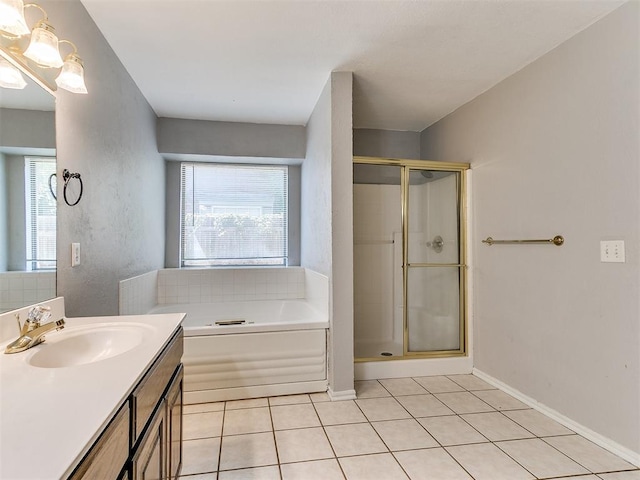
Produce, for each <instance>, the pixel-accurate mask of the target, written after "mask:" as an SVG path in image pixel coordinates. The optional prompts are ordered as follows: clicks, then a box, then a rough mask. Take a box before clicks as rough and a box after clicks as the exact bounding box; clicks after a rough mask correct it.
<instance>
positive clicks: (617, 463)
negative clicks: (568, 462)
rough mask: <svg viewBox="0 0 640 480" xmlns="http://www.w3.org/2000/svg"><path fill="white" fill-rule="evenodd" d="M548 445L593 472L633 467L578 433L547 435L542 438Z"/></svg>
mask: <svg viewBox="0 0 640 480" xmlns="http://www.w3.org/2000/svg"><path fill="white" fill-rule="evenodd" d="M544 441H545V442H547V443H548V444H550V445H553V446H554V447H555V448H557V449H558V450H560V451H561V452H562V453H564V454H565V455H567V456H568V457H570V458H572V459H573V460H575V461H576V462H578V463H579V464H580V465H582V466H583V467H585V468H587V469H589V470H590V471H591V472H593V473H600V472H613V471H616V470H630V469H633V468H635V467H634V466H633V465H631V464H630V463H627V462H625V461H624V460H623V459H621V458H620V457H618V456H616V455H614V454H613V453H610V452H608V451H606V450H605V449H604V448H601V447H599V446H598V445H596V444H595V443H592V442H590V441H589V440H587V439H586V438H584V437H581V436H580V435H567V436H564V437H548V438H545V439H544Z"/></svg>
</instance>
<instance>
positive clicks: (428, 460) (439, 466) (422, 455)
mask: <svg viewBox="0 0 640 480" xmlns="http://www.w3.org/2000/svg"><path fill="white" fill-rule="evenodd" d="M394 456H395V457H396V460H398V462H400V465H401V466H402V468H404V471H405V472H407V474H408V475H409V478H411V480H422V479H434V480H436V479H437V480H469V479H471V477H470V476H469V474H468V473H467V472H465V471H464V469H463V468H462V467H461V466H460V465H458V463H457V462H456V461H455V460H454V459H453V458H451V455H449V454H448V453H447V452H446V451H445V450H444V449H442V448H430V449H428V450H411V451H409V452H396V453H394Z"/></svg>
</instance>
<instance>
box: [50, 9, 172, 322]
mask: <svg viewBox="0 0 640 480" xmlns="http://www.w3.org/2000/svg"><path fill="white" fill-rule="evenodd" d="M39 3H41V5H42V7H43V8H44V9H45V10H46V11H47V13H48V14H49V19H50V20H51V22H52V24H54V25H55V27H56V31H57V33H58V34H60V35H61V36H62V38H68V39H70V40H72V41H73V42H74V43H75V44H76V45H77V46H78V51H79V54H80V55H81V56H82V58H83V59H84V63H85V78H86V84H87V89H88V90H89V94H88V95H74V94H71V93H68V92H66V91H64V90H59V91H58V92H56V131H57V136H56V140H57V158H58V178H61V172H62V169H64V168H67V169H69V170H70V171H71V172H78V173H80V174H81V176H82V180H83V182H84V195H83V197H82V200H81V201H80V203H79V204H78V205H77V206H75V207H69V206H67V205H66V204H64V202H58V223H57V228H58V243H57V256H58V276H57V279H58V280H57V286H58V295H63V296H64V297H65V306H66V310H67V315H69V316H93V315H117V314H118V282H119V281H120V280H123V279H125V278H129V277H132V276H134V275H138V274H141V273H145V272H148V271H149V270H154V269H157V268H161V267H162V266H163V264H164V233H165V226H164V216H165V215H164V204H165V198H164V197H165V190H164V189H165V178H164V175H165V170H164V161H163V159H162V158H161V156H160V155H159V154H158V151H157V146H156V115H155V114H154V112H153V110H152V109H151V107H150V106H149V104H148V102H147V101H146V99H145V98H144V97H143V95H142V94H141V92H140V90H139V89H138V87H137V86H136V84H135V83H134V82H133V80H132V79H131V77H130V76H129V74H128V73H127V71H126V70H125V68H124V67H123V65H122V64H121V63H120V61H119V60H118V58H117V57H116V55H115V53H114V52H113V50H112V49H111V47H110V46H109V44H108V43H107V41H106V40H105V38H104V37H103V36H102V34H101V33H100V31H99V30H98V28H97V27H96V25H95V24H94V22H93V20H92V19H91V17H90V16H89V14H88V13H87V11H86V10H85V8H84V7H83V6H82V4H81V3H80V1H79V0H65V1H56V0H42V1H41V2H39ZM59 184H60V182H59ZM72 242H79V243H80V247H81V262H82V263H81V265H80V266H77V267H74V268H71V243H72Z"/></svg>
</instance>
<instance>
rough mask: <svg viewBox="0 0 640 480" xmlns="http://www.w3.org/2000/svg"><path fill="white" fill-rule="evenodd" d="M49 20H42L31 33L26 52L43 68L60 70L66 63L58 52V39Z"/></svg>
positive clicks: (28, 56)
mask: <svg viewBox="0 0 640 480" xmlns="http://www.w3.org/2000/svg"><path fill="white" fill-rule="evenodd" d="M54 32H55V30H54V28H53V27H52V26H51V25H50V24H49V22H48V21H47V19H46V18H45V19H44V20H40V21H39V22H38V23H36V26H35V27H34V28H33V30H32V31H31V42H29V46H28V47H27V49H26V50H25V52H24V56H25V57H27V58H30V59H31V60H33V61H34V62H36V63H37V64H38V65H40V66H41V67H48V68H60V67H61V66H62V64H63V63H64V62H63V61H62V57H61V56H60V50H58V37H56V34H55V33H54Z"/></svg>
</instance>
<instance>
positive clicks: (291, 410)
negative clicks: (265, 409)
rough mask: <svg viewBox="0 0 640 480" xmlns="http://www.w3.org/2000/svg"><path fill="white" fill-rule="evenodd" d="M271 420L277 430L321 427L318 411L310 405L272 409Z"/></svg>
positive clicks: (302, 404) (282, 406) (284, 406)
mask: <svg viewBox="0 0 640 480" xmlns="http://www.w3.org/2000/svg"><path fill="white" fill-rule="evenodd" d="M271 418H272V419H273V428H274V429H275V430H286V429H290V428H306V427H319V426H320V420H319V419H318V415H317V414H316V409H315V408H314V407H313V405H312V404H310V403H301V404H298V405H280V406H277V407H271Z"/></svg>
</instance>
